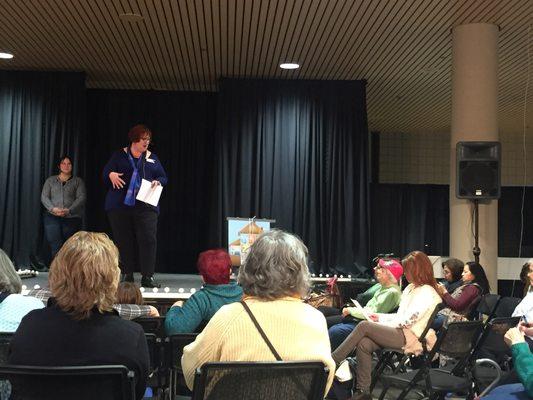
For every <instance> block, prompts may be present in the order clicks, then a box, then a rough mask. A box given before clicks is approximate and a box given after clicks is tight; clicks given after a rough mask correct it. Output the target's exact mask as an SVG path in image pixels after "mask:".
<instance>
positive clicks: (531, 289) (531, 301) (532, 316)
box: [513, 259, 533, 351]
mask: <svg viewBox="0 0 533 400" xmlns="http://www.w3.org/2000/svg"><path fill="white" fill-rule="evenodd" d="M526 264H527V268H528V269H527V273H526V274H524V275H525V276H524V279H525V280H526V282H527V285H526V287H527V292H526V295H525V296H524V298H523V299H522V301H521V302H520V303H519V304H518V305H517V306H516V308H515V310H514V311H513V317H525V319H526V321H527V322H524V323H523V324H522V325H523V326H524V328H528V327H529V329H526V330H524V332H525V334H526V338H525V340H526V342H527V343H528V345H529V348H530V349H531V351H533V332H532V330H531V324H532V323H533V259H531V260H528V262H527V263H526ZM524 324H525V325H524Z"/></svg>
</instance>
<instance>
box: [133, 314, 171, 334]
mask: <svg viewBox="0 0 533 400" xmlns="http://www.w3.org/2000/svg"><path fill="white" fill-rule="evenodd" d="M132 321H133V322H137V323H138V324H139V325H141V326H142V328H143V330H144V332H145V333H153V334H155V335H157V336H162V333H163V329H164V325H165V317H141V318H135V319H134V320H132Z"/></svg>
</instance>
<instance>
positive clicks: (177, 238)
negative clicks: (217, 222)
mask: <svg viewBox="0 0 533 400" xmlns="http://www.w3.org/2000/svg"><path fill="white" fill-rule="evenodd" d="M215 113H216V94H214V93H192V92H191V93H187V92H156V91H127V90H122V91H114V90H88V91H87V115H88V142H89V146H88V147H87V149H86V150H85V151H84V153H85V154H86V159H85V162H86V166H87V176H86V183H87V192H88V204H87V221H88V228H89V229H91V230H96V231H106V232H110V229H109V226H108V222H107V217H106V215H105V212H104V209H103V205H104V197H105V190H104V188H103V185H102V177H101V173H102V168H103V166H104V165H105V163H106V162H107V160H108V158H109V157H110V156H111V153H112V152H113V151H114V150H116V149H119V148H121V147H125V146H126V145H127V144H128V136H127V135H128V131H129V129H130V128H131V127H132V126H133V125H135V124H137V123H144V124H146V125H148V126H149V127H150V129H151V130H152V132H153V143H152V144H151V150H152V151H153V152H154V153H156V154H157V155H158V157H159V158H160V159H161V162H162V164H163V167H164V168H165V170H166V172H167V175H168V177H169V184H168V185H167V186H166V187H165V188H164V190H163V196H162V197H161V214H160V216H159V229H158V250H157V263H156V266H157V267H156V270H157V272H177V273H190V272H196V269H195V262H196V258H197V256H198V253H199V252H200V251H203V250H205V249H206V248H208V247H209V246H210V245H212V244H211V243H209V242H208V236H209V235H208V232H209V231H210V229H212V226H211V225H210V224H209V212H208V211H209V209H210V204H211V202H213V201H214V199H213V197H212V194H213V192H214V191H213V188H214V187H215V185H214V181H213V167H214V161H213V160H214V158H215V150H216V149H215V147H214V146H213V142H214V132H215V122H216V118H215Z"/></svg>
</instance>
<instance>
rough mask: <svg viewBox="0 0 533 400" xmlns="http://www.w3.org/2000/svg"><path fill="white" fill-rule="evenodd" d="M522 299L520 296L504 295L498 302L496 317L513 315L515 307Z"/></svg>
mask: <svg viewBox="0 0 533 400" xmlns="http://www.w3.org/2000/svg"><path fill="white" fill-rule="evenodd" d="M521 301H522V299H521V298H518V297H502V298H501V300H500V302H499V303H498V307H496V311H495V312H494V316H495V317H496V318H506V317H510V316H511V315H513V311H514V309H515V308H516V306H517V305H518V303H520V302H521Z"/></svg>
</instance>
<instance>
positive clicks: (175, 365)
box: [163, 333, 198, 400]
mask: <svg viewBox="0 0 533 400" xmlns="http://www.w3.org/2000/svg"><path fill="white" fill-rule="evenodd" d="M197 336H198V333H179V334H176V335H172V336H169V337H167V338H165V345H166V346H165V347H166V349H165V358H164V360H165V361H164V366H163V368H164V369H165V370H166V371H168V377H169V389H170V398H171V399H172V400H173V399H174V397H175V396H176V394H178V392H185V393H188V394H190V391H189V390H188V389H187V387H186V386H185V382H184V379H183V371H182V369H181V356H182V355H183V348H184V347H185V346H187V345H188V344H190V343H192V342H194V341H195V340H196V337H197Z"/></svg>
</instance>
